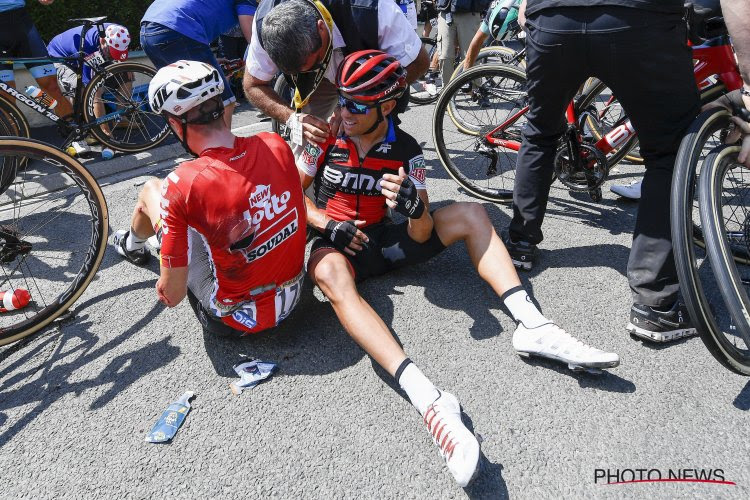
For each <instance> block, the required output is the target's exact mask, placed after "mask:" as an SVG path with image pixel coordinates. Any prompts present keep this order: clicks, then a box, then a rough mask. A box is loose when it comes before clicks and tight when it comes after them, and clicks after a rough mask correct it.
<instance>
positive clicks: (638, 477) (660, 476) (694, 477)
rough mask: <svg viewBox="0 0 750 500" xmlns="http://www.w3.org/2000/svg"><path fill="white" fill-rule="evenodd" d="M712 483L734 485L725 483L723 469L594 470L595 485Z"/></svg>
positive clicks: (729, 482) (730, 482)
mask: <svg viewBox="0 0 750 500" xmlns="http://www.w3.org/2000/svg"><path fill="white" fill-rule="evenodd" d="M659 482H662V483H713V484H725V485H735V483H734V482H732V481H727V479H726V477H725V474H724V470H723V469H709V468H669V469H655V468H633V469H594V483H595V484H610V485H611V484H633V483H659Z"/></svg>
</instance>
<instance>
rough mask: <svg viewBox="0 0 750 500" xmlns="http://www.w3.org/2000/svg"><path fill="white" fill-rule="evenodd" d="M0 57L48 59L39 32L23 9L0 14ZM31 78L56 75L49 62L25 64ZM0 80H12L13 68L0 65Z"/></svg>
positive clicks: (45, 47) (53, 67)
mask: <svg viewBox="0 0 750 500" xmlns="http://www.w3.org/2000/svg"><path fill="white" fill-rule="evenodd" d="M0 55H2V56H4V57H48V54H47V46H46V45H44V41H43V40H42V37H41V35H40V34H39V31H37V29H36V26H34V21H33V20H32V19H31V16H30V15H29V13H28V11H27V10H26V9H25V8H21V9H13V10H8V11H5V12H0ZM26 67H27V68H28V69H29V72H30V73H31V76H33V77H34V78H40V77H44V76H52V75H55V74H57V71H56V70H55V65H54V64H53V63H51V62H38V63H27V64H26ZM0 79H2V80H3V81H12V80H13V66H12V65H10V64H3V65H0Z"/></svg>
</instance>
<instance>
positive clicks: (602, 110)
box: [577, 78, 643, 167]
mask: <svg viewBox="0 0 750 500" xmlns="http://www.w3.org/2000/svg"><path fill="white" fill-rule="evenodd" d="M577 101H578V109H579V113H582V114H584V116H585V120H584V121H583V132H584V133H585V134H590V135H591V136H592V137H593V138H594V140H595V141H598V140H599V139H601V138H602V137H604V136H605V135H606V134H608V133H609V132H610V131H611V130H612V129H613V128H615V127H617V126H619V125H621V124H623V123H625V121H626V120H627V119H628V117H627V115H626V114H625V111H624V110H623V109H622V106H621V105H620V101H619V100H618V99H617V97H615V96H614V95H613V94H612V91H611V90H609V87H607V85H606V84H605V83H604V82H602V81H601V80H599V79H597V78H589V79H588V81H587V82H586V84H585V86H584V90H583V92H582V93H581V96H580V97H579V98H578V99H577ZM623 158H625V159H627V160H628V161H629V162H631V163H638V164H642V163H643V158H642V157H641V155H640V150H639V149H638V137H637V136H633V137H631V138H630V139H628V140H627V142H625V144H623V145H622V146H620V147H619V148H616V149H613V150H612V151H611V152H610V153H609V154H608V155H607V160H608V162H607V163H608V165H609V166H610V167H612V166H614V165H616V164H617V163H619V162H620V161H622V159H623Z"/></svg>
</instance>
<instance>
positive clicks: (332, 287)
mask: <svg viewBox="0 0 750 500" xmlns="http://www.w3.org/2000/svg"><path fill="white" fill-rule="evenodd" d="M326 257H329V258H326ZM337 257H338V258H337ZM310 274H311V276H312V278H313V280H314V281H315V283H316V284H317V285H318V286H319V287H320V290H321V291H322V292H323V294H325V296H326V297H328V300H330V301H331V302H332V303H334V304H335V303H340V302H343V301H344V300H345V299H346V298H347V297H352V296H353V292H354V293H356V288H355V286H354V276H353V275H352V273H351V270H350V269H349V267H348V264H347V262H346V259H345V257H343V256H342V255H340V254H338V255H336V256H335V257H333V254H328V255H327V256H325V257H323V258H321V259H319V260H318V261H317V262H316V263H315V264H314V267H313V268H312V269H311V270H310Z"/></svg>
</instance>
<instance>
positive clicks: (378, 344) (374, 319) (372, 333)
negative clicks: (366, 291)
mask: <svg viewBox="0 0 750 500" xmlns="http://www.w3.org/2000/svg"><path fill="white" fill-rule="evenodd" d="M370 244H371V245H372V246H376V245H377V243H376V241H375V238H372V239H371V242H370ZM373 255H374V254H373ZM374 256H375V255H374ZM307 270H308V273H309V274H310V277H311V278H312V279H313V282H314V283H315V284H316V285H318V286H319V287H320V289H321V290H322V291H323V293H324V294H325V295H326V297H328V300H329V301H330V302H331V305H332V306H333V310H334V311H335V312H336V316H338V318H339V320H340V321H341V325H342V326H343V327H344V329H345V330H346V331H347V333H348V334H349V336H350V337H351V338H352V339H353V340H354V341H355V342H357V344H359V345H360V346H361V347H362V348H363V349H364V350H365V351H366V352H367V354H369V355H370V356H371V357H372V358H373V359H374V360H375V361H376V362H377V363H378V364H379V365H380V366H381V367H383V368H384V369H385V370H386V371H387V372H388V373H389V374H390V375H391V376H393V377H394V379H395V380H396V382H397V383H398V384H399V385H400V386H401V388H402V389H404V391H405V392H406V394H407V396H408V397H409V400H410V401H411V403H412V404H413V405H414V407H415V408H416V409H417V411H419V413H420V414H421V415H422V416H423V417H424V419H425V423H426V424H427V428H428V431H430V432H431V433H432V434H433V436H435V435H436V431H437V428H436V426H435V425H432V424H433V421H434V423H437V422H438V421H440V422H441V423H442V426H444V429H443V430H444V431H445V434H446V435H448V434H450V435H451V439H452V440H453V441H452V442H453V445H454V446H453V448H452V450H453V451H452V452H446V450H445V443H446V441H445V440H443V443H439V442H437V444H438V446H440V448H441V451H442V452H443V456H444V457H446V461H447V464H448V468H449V470H450V471H451V473H452V474H453V476H454V477H455V478H456V480H457V481H458V482H459V484H460V485H461V486H466V484H468V482H469V481H470V480H471V478H472V477H473V475H474V472H475V471H476V469H477V463H478V461H479V443H478V442H477V440H476V438H475V437H474V435H473V434H471V433H470V432H469V431H468V430H467V429H466V427H465V426H464V425H463V423H462V422H461V418H460V412H459V411H458V401H457V400H456V398H455V397H454V396H453V395H451V394H448V393H446V392H441V391H440V390H438V389H437V388H436V387H435V386H434V385H433V384H432V382H430V380H429V379H428V378H427V377H426V376H425V375H424V374H423V373H422V372H421V370H420V369H419V368H417V366H416V365H415V364H414V363H413V362H412V361H411V360H410V359H409V358H407V357H406V353H405V352H404V350H403V349H402V348H401V345H400V344H399V343H398V342H397V341H396V339H395V338H394V337H393V335H392V334H391V331H390V329H389V328H388V326H387V325H386V324H385V323H384V322H383V320H382V319H381V318H380V316H379V315H378V313H376V312H375V311H374V310H373V309H372V307H370V305H369V304H368V303H367V302H366V301H365V300H364V299H363V298H362V297H361V296H360V295H359V292H358V291H357V286H356V284H355V269H354V266H353V265H352V263H351V262H350V261H349V259H347V257H346V256H345V255H344V254H343V253H342V252H340V251H338V250H337V249H335V248H333V247H332V245H331V244H330V243H329V242H328V241H327V240H325V239H323V238H322V237H318V238H316V239H315V240H314V241H313V244H312V248H311V252H310V259H309V260H308V263H307ZM449 448H450V447H449Z"/></svg>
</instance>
